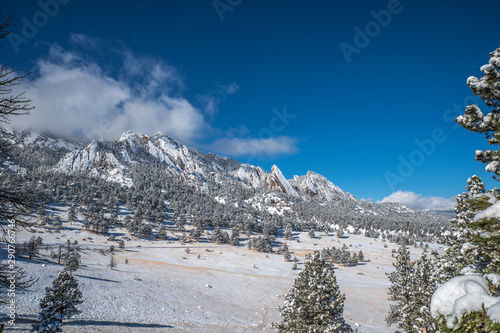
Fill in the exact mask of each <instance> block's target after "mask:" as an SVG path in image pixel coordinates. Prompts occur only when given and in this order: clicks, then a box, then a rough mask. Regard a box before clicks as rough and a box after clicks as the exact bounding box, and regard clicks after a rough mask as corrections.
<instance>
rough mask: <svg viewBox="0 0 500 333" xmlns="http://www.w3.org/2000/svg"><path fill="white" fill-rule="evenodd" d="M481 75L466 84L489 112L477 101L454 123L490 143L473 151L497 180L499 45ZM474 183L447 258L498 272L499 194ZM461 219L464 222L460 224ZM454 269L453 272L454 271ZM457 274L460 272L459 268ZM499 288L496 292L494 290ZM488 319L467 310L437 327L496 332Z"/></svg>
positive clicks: (479, 270)
mask: <svg viewBox="0 0 500 333" xmlns="http://www.w3.org/2000/svg"><path fill="white" fill-rule="evenodd" d="M481 72H483V74H484V76H483V77H481V78H479V79H478V78H477V77H475V76H471V77H469V78H468V79H467V85H468V86H469V88H470V89H471V90H472V92H473V93H474V95H475V96H478V97H479V98H480V99H482V100H483V101H484V103H485V104H486V106H487V107H488V108H490V109H491V110H490V113H488V114H487V115H484V113H483V111H482V110H481V108H480V107H479V106H477V105H476V104H471V105H468V106H467V107H466V109H465V112H464V114H463V115H461V116H459V117H457V118H456V120H455V121H456V122H457V123H458V124H460V125H461V126H462V127H464V128H465V129H467V130H469V131H472V132H476V133H481V134H484V135H485V137H486V139H487V142H488V144H489V145H491V146H493V147H494V148H495V149H486V150H484V151H483V150H476V154H475V158H476V160H477V161H481V162H483V163H486V168H485V169H486V171H489V172H492V173H493V174H494V176H493V178H494V179H496V180H500V162H499V161H500V150H499V146H500V48H498V49H496V50H495V51H493V52H491V53H490V60H489V63H488V64H486V65H484V66H482V67H481ZM475 183H476V184H477V186H473V187H471V188H470V189H468V191H469V192H471V195H470V196H467V197H464V196H462V197H459V200H463V202H460V201H459V202H458V204H459V205H460V207H459V210H458V211H457V220H459V219H460V217H463V216H465V217H463V219H462V220H459V221H457V222H455V227H456V228H458V229H459V231H465V232H462V234H465V236H463V235H462V234H460V232H459V233H458V234H459V236H462V238H463V239H461V238H460V237H457V238H458V239H457V240H456V242H454V243H452V249H451V250H450V253H449V254H448V257H452V256H453V255H456V256H458V257H459V259H458V260H456V262H458V264H459V265H458V269H459V268H461V267H463V266H465V265H467V267H468V268H471V269H469V270H473V271H475V272H477V273H481V274H484V273H500V233H499V232H498V229H499V225H500V219H498V218H497V215H496V214H492V210H491V209H490V210H489V211H488V209H489V207H490V206H492V205H493V206H495V207H492V209H493V211H495V210H498V208H500V201H499V200H500V194H499V190H498V189H494V190H490V191H487V192H486V193H482V192H484V185H482V182H481V183H480V182H478V181H477V182H475ZM462 222H463V225H462V224H461V223H462ZM458 269H455V270H454V272H453V273H455V274H457V272H456V271H457V270H458ZM459 273H462V271H460V272H459ZM497 292H498V290H496V291H495V293H497ZM490 324H491V319H490V318H489V317H488V315H487V314H486V313H485V311H479V312H471V313H466V314H464V316H463V317H462V318H461V319H460V321H459V322H458V323H457V324H456V327H455V329H454V330H450V329H448V328H446V324H445V323H443V321H441V322H440V329H441V330H442V331H443V332H451V331H453V332H489V331H498V328H496V329H494V330H493V329H488V328H487V327H491V326H489V325H490Z"/></svg>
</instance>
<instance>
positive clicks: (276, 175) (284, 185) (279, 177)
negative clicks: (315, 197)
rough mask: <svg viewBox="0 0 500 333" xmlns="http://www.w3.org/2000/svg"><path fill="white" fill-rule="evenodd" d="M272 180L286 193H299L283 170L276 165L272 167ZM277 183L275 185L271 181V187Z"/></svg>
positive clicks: (292, 194) (294, 194)
mask: <svg viewBox="0 0 500 333" xmlns="http://www.w3.org/2000/svg"><path fill="white" fill-rule="evenodd" d="M271 176H272V179H271V182H274V183H275V184H276V185H277V186H279V188H280V189H281V190H282V191H283V192H284V193H286V194H288V195H291V196H294V197H296V196H297V195H298V194H297V192H296V191H295V190H294V189H293V187H292V185H290V183H289V182H288V180H287V179H286V178H285V176H283V173H282V172H281V170H280V169H279V168H278V167H277V166H276V165H273V166H272V168H271ZM276 185H274V186H273V184H272V183H271V188H273V187H276Z"/></svg>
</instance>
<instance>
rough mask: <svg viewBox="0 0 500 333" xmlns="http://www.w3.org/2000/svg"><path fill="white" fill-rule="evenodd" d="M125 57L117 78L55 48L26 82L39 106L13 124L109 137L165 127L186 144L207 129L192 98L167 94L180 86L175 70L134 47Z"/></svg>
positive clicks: (36, 104) (69, 53) (93, 136)
mask: <svg viewBox="0 0 500 333" xmlns="http://www.w3.org/2000/svg"><path fill="white" fill-rule="evenodd" d="M73 39H77V40H78V41H83V40H84V37H82V36H77V37H75V36H73ZM123 61H124V64H125V66H124V67H123V68H121V69H120V74H119V75H118V77H112V76H111V75H109V74H106V73H105V72H104V70H103V69H102V68H101V67H100V66H99V65H98V64H97V63H96V62H93V61H89V60H86V59H84V58H83V56H81V55H80V54H79V53H78V52H70V51H65V50H63V49H62V48H60V47H59V46H57V45H53V46H51V47H50V50H49V54H48V56H47V57H46V58H44V59H40V60H39V61H38V62H37V68H36V69H37V74H38V75H37V76H36V77H35V78H34V79H32V80H30V81H28V82H26V84H25V85H23V86H22V89H24V90H25V91H26V96H29V97H30V98H31V99H32V100H33V105H35V107H36V108H35V110H33V111H32V112H31V115H30V116H29V117H17V118H16V119H13V121H12V126H13V127H21V128H35V129H37V130H41V131H50V132H54V133H57V134H62V135H66V136H75V135H77V136H84V137H87V138H105V139H115V138H117V137H119V136H120V135H121V133H123V132H124V131H125V130H128V129H131V130H133V131H137V132H142V133H150V134H152V133H156V132H158V131H162V132H165V133H168V134H170V135H172V136H174V137H176V138H177V139H179V140H181V141H183V142H185V143H188V144H189V143H193V142H194V140H195V139H197V138H198V137H200V134H201V133H202V132H203V131H204V129H205V128H207V127H209V125H208V123H207V122H206V121H205V119H204V116H203V114H202V113H201V112H200V111H199V110H198V109H196V108H195V107H194V106H193V105H191V103H190V102H189V101H188V100H186V99H185V98H183V97H177V96H175V97H174V96H169V95H168V93H169V92H170V91H171V90H173V89H178V87H179V85H180V83H179V82H180V79H179V78H178V76H177V75H176V72H175V70H173V69H172V68H170V67H169V66H167V65H166V64H164V63H163V62H162V61H159V60H155V59H154V58H151V57H135V56H134V55H133V54H132V52H130V51H128V52H125V53H124V60H123Z"/></svg>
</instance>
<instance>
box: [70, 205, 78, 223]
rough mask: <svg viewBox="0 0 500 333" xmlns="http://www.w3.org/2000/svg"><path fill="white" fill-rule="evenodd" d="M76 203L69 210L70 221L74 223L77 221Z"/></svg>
mask: <svg viewBox="0 0 500 333" xmlns="http://www.w3.org/2000/svg"><path fill="white" fill-rule="evenodd" d="M76 217H77V215H76V205H71V207H70V208H69V210H68V222H70V223H72V222H74V221H76Z"/></svg>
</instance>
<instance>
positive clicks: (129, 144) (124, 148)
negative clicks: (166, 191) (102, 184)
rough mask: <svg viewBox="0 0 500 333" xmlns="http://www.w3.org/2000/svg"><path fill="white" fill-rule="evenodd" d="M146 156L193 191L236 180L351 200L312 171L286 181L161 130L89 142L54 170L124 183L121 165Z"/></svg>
mask: <svg viewBox="0 0 500 333" xmlns="http://www.w3.org/2000/svg"><path fill="white" fill-rule="evenodd" d="M111 146H113V148H114V151H115V153H114V152H113V151H112V149H111ZM117 148H118V149H117ZM116 152H118V153H116ZM148 159H154V160H156V161H158V162H160V163H161V164H163V166H164V168H165V172H167V173H169V174H170V175H175V176H178V177H179V179H180V180H181V181H182V182H187V183H189V184H191V185H194V186H195V187H196V188H198V189H201V188H203V187H204V186H209V185H210V184H209V183H210V182H213V181H215V182H226V183H227V182H237V183H241V184H243V185H244V186H247V187H251V188H253V189H256V190H257V189H260V188H263V187H266V188H268V189H271V190H273V191H276V192H279V193H282V194H285V195H288V196H291V197H304V198H308V197H319V198H323V199H325V200H327V201H334V200H339V199H351V200H355V198H354V196H352V195H351V194H350V193H347V192H345V191H343V190H341V189H340V188H339V187H338V186H336V185H334V184H333V183H331V182H330V181H328V180H327V179H326V178H325V177H323V176H321V175H319V174H316V173H314V172H308V173H307V175H306V176H295V177H294V178H293V179H292V180H288V179H287V178H286V177H285V176H284V175H283V173H282V172H281V170H280V169H279V168H278V166H276V165H273V166H272V168H271V170H270V172H267V171H265V170H263V169H262V168H261V167H259V166H253V165H250V164H242V163H239V162H238V161H236V160H234V159H231V158H228V157H223V156H217V155H214V154H210V153H209V154H206V153H204V152H202V151H200V150H197V149H195V148H190V147H187V146H185V145H183V144H182V143H180V142H178V141H177V140H175V139H173V138H171V137H169V136H168V135H166V134H163V133H157V134H155V135H153V136H148V135H145V134H136V133H133V132H131V131H127V132H125V133H123V134H122V136H121V137H120V138H119V139H118V140H117V141H115V142H98V141H92V142H91V143H90V144H89V145H88V146H86V147H85V148H83V149H76V150H73V151H70V152H68V153H67V154H66V155H65V156H64V157H63V158H62V159H61V160H60V161H59V163H57V165H56V166H55V170H56V171H58V172H64V173H75V172H82V173H87V174H89V175H99V176H101V177H104V178H108V179H109V180H111V181H126V182H127V183H129V182H130V181H131V180H130V179H128V178H127V177H126V175H125V174H126V169H127V167H126V166H127V165H131V164H134V163H141V162H146V161H147V160H148Z"/></svg>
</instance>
